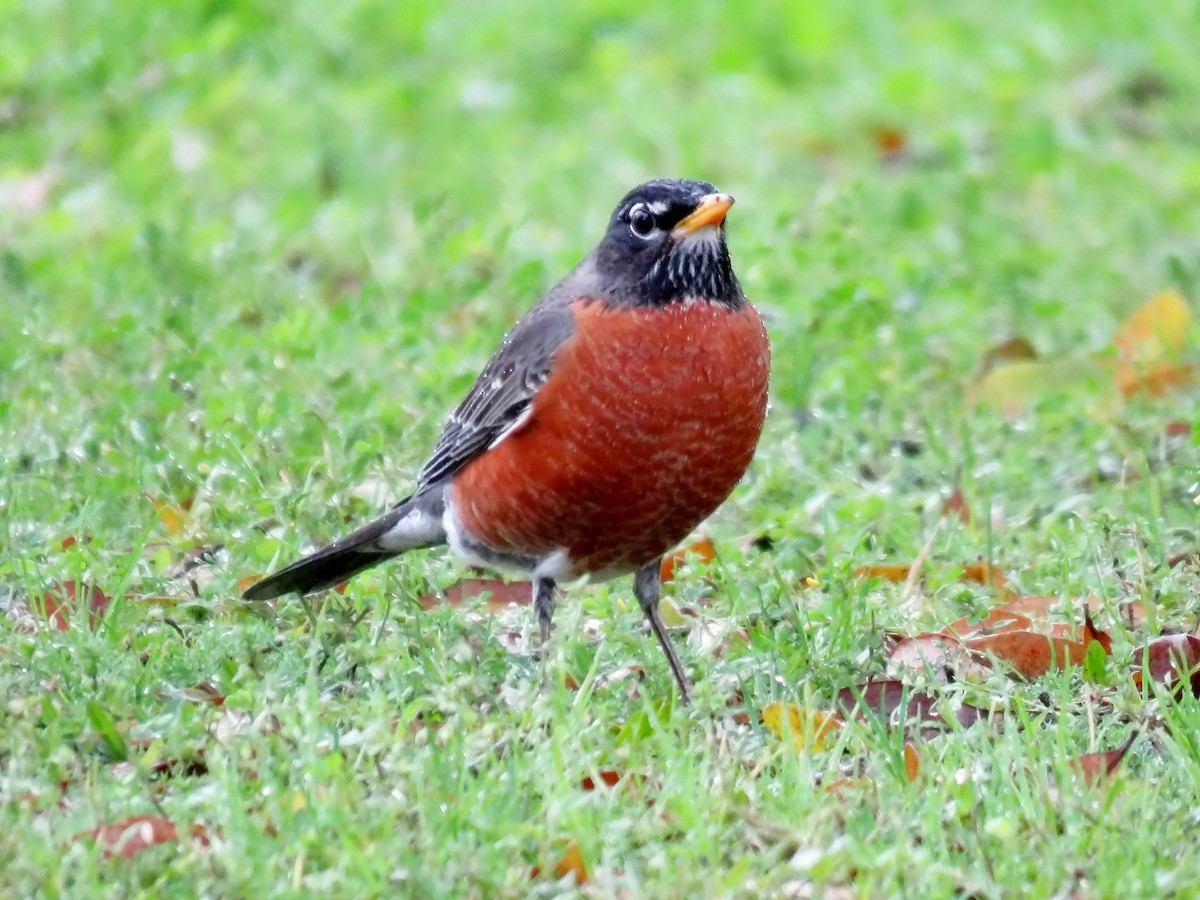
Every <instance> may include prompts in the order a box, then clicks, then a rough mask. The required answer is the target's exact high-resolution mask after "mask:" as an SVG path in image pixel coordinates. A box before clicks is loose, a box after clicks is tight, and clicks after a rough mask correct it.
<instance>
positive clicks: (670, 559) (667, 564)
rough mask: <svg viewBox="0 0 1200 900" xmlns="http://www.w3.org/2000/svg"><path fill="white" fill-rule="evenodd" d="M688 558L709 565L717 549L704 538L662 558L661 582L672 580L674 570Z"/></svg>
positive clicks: (708, 539) (715, 556) (714, 557)
mask: <svg viewBox="0 0 1200 900" xmlns="http://www.w3.org/2000/svg"><path fill="white" fill-rule="evenodd" d="M690 558H695V559H696V560H698V561H699V562H702V563H710V562H712V561H713V560H714V559H716V558H717V548H716V547H714V546H713V542H712V540H711V539H710V538H706V537H705V538H700V539H699V540H698V541H694V542H693V543H691V544H688V545H687V546H686V547H680V548H679V549H678V550H676V551H675V552H674V553H672V554H671V555H670V556H665V557H663V561H662V569H661V574H662V580H663V581H670V580H672V579H673V578H674V577H675V572H676V570H678V568H679V567H680V566H681V565H683V563H685V562H687V561H688V560H689V559H690Z"/></svg>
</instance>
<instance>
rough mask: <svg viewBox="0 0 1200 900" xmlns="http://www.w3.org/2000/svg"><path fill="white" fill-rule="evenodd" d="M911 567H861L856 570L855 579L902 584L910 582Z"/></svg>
mask: <svg viewBox="0 0 1200 900" xmlns="http://www.w3.org/2000/svg"><path fill="white" fill-rule="evenodd" d="M910 568H911V566H904V565H886V566H859V567H858V568H857V569H855V570H854V577H855V578H878V579H880V580H882V581H892V582H898V583H902V582H904V581H907V580H908V570H909V569H910Z"/></svg>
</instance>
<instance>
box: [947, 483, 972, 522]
mask: <svg viewBox="0 0 1200 900" xmlns="http://www.w3.org/2000/svg"><path fill="white" fill-rule="evenodd" d="M942 515H943V516H945V517H947V518H951V517H954V518H957V519H958V520H959V521H960V522H962V523H963V524H964V525H970V524H971V508H970V507H969V506H967V498H966V497H964V496H963V492H962V487H961V486H959V485H957V484H956V485H955V486H954V490H953V491H952V492H951V494H950V496H949V497H947V498H946V499H945V500H944V501H943V502H942Z"/></svg>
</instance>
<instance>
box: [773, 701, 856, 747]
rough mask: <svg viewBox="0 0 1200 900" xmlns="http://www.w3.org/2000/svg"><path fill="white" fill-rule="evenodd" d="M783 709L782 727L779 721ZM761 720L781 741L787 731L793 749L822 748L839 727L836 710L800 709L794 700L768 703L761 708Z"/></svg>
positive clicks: (840, 724)
mask: <svg viewBox="0 0 1200 900" xmlns="http://www.w3.org/2000/svg"><path fill="white" fill-rule="evenodd" d="M785 711H786V713H787V725H786V726H785V725H784V724H783V716H784V712H785ZM762 720H763V725H764V726H766V728H767V730H768V731H770V732H771V733H772V734H774V735H775V736H776V737H777V738H780V739H781V740H782V739H783V738H784V737H785V736H786V735H787V734H790V735H791V739H792V746H794V747H795V748H796V749H797V750H804V749H806V748H807V749H809V750H824V749H825V748H826V746H827V745H828V743H829V740H830V739H831V735H833V734H835V733H836V732H837V731H838V730H839V729H840V728H841V727H842V720H841V717H840V716H838V714H837V713H832V712H824V711H822V710H819V709H802V708H800V707H799V706H797V705H796V704H795V703H786V704H784V703H771V704H769V705H768V706H766V707H765V708H764V709H763V711H762Z"/></svg>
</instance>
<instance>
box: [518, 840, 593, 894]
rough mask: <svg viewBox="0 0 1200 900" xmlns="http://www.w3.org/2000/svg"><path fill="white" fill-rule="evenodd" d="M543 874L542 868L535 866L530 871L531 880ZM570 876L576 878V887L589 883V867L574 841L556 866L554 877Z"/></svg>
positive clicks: (569, 843)
mask: <svg viewBox="0 0 1200 900" xmlns="http://www.w3.org/2000/svg"><path fill="white" fill-rule="evenodd" d="M541 874H542V869H541V866H534V867H533V868H532V869H530V870H529V877H530V878H537V877H539V876H540V875H541ZM568 875H574V876H575V884H576V885H580V886H582V885H585V884H587V882H588V873H587V866H586V865H584V862H583V853H582V852H581V851H580V849H579V845H578V844H577V843H575V842H574V841H568V842H567V849H566V851H565V852H564V853H563V855H562V858H561V859H560V860H559V861H558V862H557V863H555V865H554V877H555V878H566V877H567V876H568Z"/></svg>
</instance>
